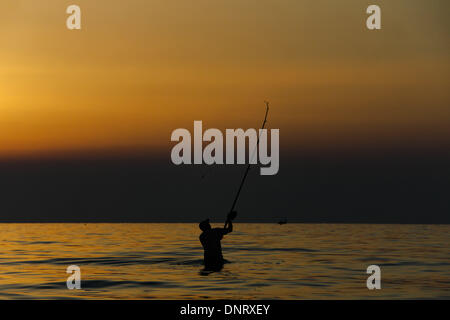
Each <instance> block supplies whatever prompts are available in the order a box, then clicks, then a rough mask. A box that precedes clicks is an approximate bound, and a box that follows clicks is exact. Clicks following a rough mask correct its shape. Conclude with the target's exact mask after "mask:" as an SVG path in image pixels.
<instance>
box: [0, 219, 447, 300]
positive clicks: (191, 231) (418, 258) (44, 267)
mask: <svg viewBox="0 0 450 320" xmlns="http://www.w3.org/2000/svg"><path fill="white" fill-rule="evenodd" d="M198 236H199V229H198V227H197V226H196V225H195V224H183V223H182V224H167V223H166V224H165V223H161V224H159V223H148V224H142V223H138V224H0V245H1V246H0V248H1V251H0V298H1V299H57V298H58V299H59V298H80V299H253V298H255V299H361V298H362V299H366V298H369V299H372V298H384V299H410V298H437V299H450V226H449V225H350V224H349V225H343V224H286V225H281V226H280V225H277V224H245V223H242V224H239V223H237V224H236V225H235V231H234V232H233V233H232V234H230V235H227V236H226V237H225V238H224V240H223V241H222V246H223V251H224V256H225V258H226V259H227V260H229V263H227V264H226V265H225V267H224V269H223V271H221V272H217V273H211V274H208V275H205V274H203V273H202V272H201V271H202V264H201V263H202V250H201V246H200V243H199V241H198ZM373 264H375V265H378V266H380V268H381V287H382V288H381V290H368V289H367V287H366V280H367V277H368V276H369V275H368V274H366V269H367V267H368V266H369V265H373ZM70 265H77V266H79V267H80V268H81V287H82V288H81V290H69V289H67V286H66V280H67V277H68V276H69V275H68V274H67V273H66V269H67V267H68V266H70Z"/></svg>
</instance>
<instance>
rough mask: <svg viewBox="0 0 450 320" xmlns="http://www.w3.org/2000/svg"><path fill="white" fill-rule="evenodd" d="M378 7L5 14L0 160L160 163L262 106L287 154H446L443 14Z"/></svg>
mask: <svg viewBox="0 0 450 320" xmlns="http://www.w3.org/2000/svg"><path fill="white" fill-rule="evenodd" d="M372 2H374V3H377V4H379V5H380V7H381V9H382V30H380V31H369V30H367V29H366V27H365V19H366V17H367V15H366V13H365V9H366V7H367V6H368V5H369V4H372ZM372 2H364V1H358V0H351V1H350V0H349V1H347V0H346V1H332V0H314V1H313V0H308V1H301V0H292V1H290V0H258V1H256V0H254V1H253V0H251V1H250V0H236V1H235V0H226V1H222V0H220V1H216V0H214V1H211V0H198V1H193V2H192V1H181V0H177V1H170V0H158V1H150V0H149V1H144V0H142V1H138V0H129V1H118V0H96V1H88V0H78V1H61V0H48V1H33V0H14V1H12V0H11V1H7V0H3V1H1V3H0V156H8V155H20V154H27V153H35V152H54V151H61V150H83V149H104V148H106V149H108V148H149V149H154V150H156V149H158V150H159V149H161V148H166V147H167V146H168V145H170V144H171V143H170V133H171V131H172V130H174V129H176V128H179V127H186V128H189V129H191V130H192V124H193V120H203V123H204V125H205V126H207V127H219V128H223V127H227V128H235V127H244V128H245V127H255V126H258V125H259V124H260V122H261V120H262V119H261V118H262V117H263V115H264V104H263V101H264V100H265V99H268V100H269V101H271V105H272V110H271V114H270V116H269V124H268V125H269V127H272V128H280V138H281V139H282V146H283V147H284V148H289V149H297V148H300V147H301V146H304V147H308V146H322V147H324V148H328V147H330V148H336V146H337V147H339V146H348V145H363V146H369V147H370V146H372V145H374V144H376V145H392V144H393V145H396V144H399V145H400V144H402V145H410V146H412V147H415V146H425V145H433V146H439V145H442V144H446V145H449V144H450V90H449V88H450V59H449V57H450V56H449V54H450V42H449V35H450V22H449V21H448V19H447V18H448V17H447V15H448V12H449V9H450V2H449V1H448V0H433V1H422V0H417V1H416V0H414V1H412V0H410V1H406V0H404V1H372ZM73 3H76V4H78V5H80V7H81V9H82V30H80V31H69V30H67V28H66V26H65V20H66V18H67V14H66V13H65V10H66V7H67V6H68V5H70V4H73Z"/></svg>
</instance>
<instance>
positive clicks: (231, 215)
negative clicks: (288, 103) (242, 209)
mask: <svg viewBox="0 0 450 320" xmlns="http://www.w3.org/2000/svg"><path fill="white" fill-rule="evenodd" d="M264 103H265V104H266V114H265V116H264V121H263V123H262V126H261V130H263V129H264V127H265V125H266V122H267V114H268V113H269V102H267V101H264ZM259 138H260V134H258V138H257V141H256V149H255V151H254V152H253V155H254V154H255V152H256V150H257V149H258V146H259ZM253 155H252V159H253ZM250 167H251V161H250V158H249V161H248V166H247V169H246V170H245V173H244V176H243V177H242V180H241V184H240V185H239V189H238V192H237V194H236V197H235V198H234V201H233V205H232V206H231V209H230V212H229V213H228V216H227V220H226V221H225V225H224V228H225V227H226V226H227V223H228V220H234V218H236V215H237V213H236V212H235V211H234V207H235V206H236V203H237V201H238V199H239V195H240V194H241V190H242V186H243V185H244V182H245V179H246V178H247V175H248V172H249V171H250Z"/></svg>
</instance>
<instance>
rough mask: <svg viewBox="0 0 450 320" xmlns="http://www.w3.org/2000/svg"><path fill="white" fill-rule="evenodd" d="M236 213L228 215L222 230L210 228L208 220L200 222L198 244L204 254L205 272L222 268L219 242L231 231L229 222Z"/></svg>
mask: <svg viewBox="0 0 450 320" xmlns="http://www.w3.org/2000/svg"><path fill="white" fill-rule="evenodd" d="M233 216H236V213H235V212H233V214H232V215H230V214H229V215H228V217H227V221H226V223H225V227H224V228H214V229H212V228H211V225H210V224H209V219H206V220H204V221H202V222H200V224H199V227H200V229H201V230H202V231H203V232H202V234H201V235H200V242H201V243H202V246H203V250H205V253H204V264H205V270H209V271H219V270H220V269H222V267H223V263H224V260H223V256H222V246H221V245H220V240H222V237H223V236H224V235H226V234H227V233H230V232H231V231H233V223H232V222H231V220H232V219H233Z"/></svg>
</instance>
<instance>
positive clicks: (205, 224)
mask: <svg viewBox="0 0 450 320" xmlns="http://www.w3.org/2000/svg"><path fill="white" fill-rule="evenodd" d="M198 226H199V228H200V229H201V230H202V231H207V230H209V229H211V225H210V224H209V219H206V220H203V221H202V222H200V223H199V225H198Z"/></svg>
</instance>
